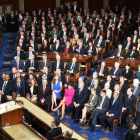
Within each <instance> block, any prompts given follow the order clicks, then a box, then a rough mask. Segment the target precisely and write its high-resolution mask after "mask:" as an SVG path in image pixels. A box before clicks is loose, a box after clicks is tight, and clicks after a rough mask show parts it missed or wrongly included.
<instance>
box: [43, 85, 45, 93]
mask: <svg viewBox="0 0 140 140" xmlns="http://www.w3.org/2000/svg"><path fill="white" fill-rule="evenodd" d="M44 94H45V88H44V87H43V95H44Z"/></svg>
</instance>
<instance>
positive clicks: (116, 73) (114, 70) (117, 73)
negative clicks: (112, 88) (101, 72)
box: [110, 62, 122, 79]
mask: <svg viewBox="0 0 140 140" xmlns="http://www.w3.org/2000/svg"><path fill="white" fill-rule="evenodd" d="M114 66H115V68H112V70H111V72H110V74H111V75H112V78H113V79H116V78H119V77H120V76H121V75H122V69H121V68H120V67H119V66H120V64H119V63H118V62H115V64H114Z"/></svg>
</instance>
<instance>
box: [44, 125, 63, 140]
mask: <svg viewBox="0 0 140 140" xmlns="http://www.w3.org/2000/svg"><path fill="white" fill-rule="evenodd" d="M60 134H62V129H61V127H57V128H52V129H51V130H50V131H49V132H48V133H47V136H46V138H47V140H52V139H53V138H54V137H56V136H59V135H60Z"/></svg>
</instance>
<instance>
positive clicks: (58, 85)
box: [51, 74, 62, 110]
mask: <svg viewBox="0 0 140 140" xmlns="http://www.w3.org/2000/svg"><path fill="white" fill-rule="evenodd" d="M51 88H52V107H51V110H53V107H54V104H55V106H56V107H57V102H56V99H57V98H58V99H59V98H60V97H61V94H62V92H61V91H62V82H61V81H60V77H59V75H58V74H56V75H55V76H54V78H53V80H52V84H51Z"/></svg>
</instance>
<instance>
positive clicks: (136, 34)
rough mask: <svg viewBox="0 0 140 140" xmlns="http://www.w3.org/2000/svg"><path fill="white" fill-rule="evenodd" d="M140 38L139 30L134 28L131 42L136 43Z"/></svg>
mask: <svg viewBox="0 0 140 140" xmlns="http://www.w3.org/2000/svg"><path fill="white" fill-rule="evenodd" d="M138 38H139V37H138V32H137V30H134V35H132V36H131V42H132V43H133V44H136V43H137V40H138Z"/></svg>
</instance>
